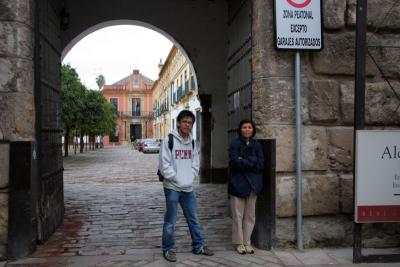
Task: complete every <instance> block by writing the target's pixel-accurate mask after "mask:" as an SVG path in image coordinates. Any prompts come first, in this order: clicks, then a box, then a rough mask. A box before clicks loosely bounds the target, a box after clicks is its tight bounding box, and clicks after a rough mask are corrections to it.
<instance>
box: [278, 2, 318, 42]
mask: <svg viewBox="0 0 400 267" xmlns="http://www.w3.org/2000/svg"><path fill="white" fill-rule="evenodd" d="M321 2H322V1H321V0H275V47H276V48H277V49H295V50H321V49H322V47H323V39H322V11H321Z"/></svg>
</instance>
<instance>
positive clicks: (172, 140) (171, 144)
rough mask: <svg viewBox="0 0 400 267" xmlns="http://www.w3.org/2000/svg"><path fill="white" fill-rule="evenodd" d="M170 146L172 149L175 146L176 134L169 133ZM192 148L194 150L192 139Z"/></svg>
mask: <svg viewBox="0 0 400 267" xmlns="http://www.w3.org/2000/svg"><path fill="white" fill-rule="evenodd" d="M168 148H169V150H170V151H172V149H173V148H174V136H173V135H172V134H168ZM192 149H193V150H194V140H193V139H192Z"/></svg>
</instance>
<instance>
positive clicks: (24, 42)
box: [0, 21, 33, 59]
mask: <svg viewBox="0 0 400 267" xmlns="http://www.w3.org/2000/svg"><path fill="white" fill-rule="evenodd" d="M0 40H2V41H1V42H0V54H2V55H7V56H16V57H22V58H28V59H32V58H33V32H32V28H30V27H28V26H26V25H25V24H21V23H19V22H9V21H0Z"/></svg>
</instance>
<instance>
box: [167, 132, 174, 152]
mask: <svg viewBox="0 0 400 267" xmlns="http://www.w3.org/2000/svg"><path fill="white" fill-rule="evenodd" d="M168 148H169V150H170V151H172V149H173V148H174V137H173V136H172V134H168Z"/></svg>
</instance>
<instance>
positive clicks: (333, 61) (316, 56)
mask: <svg viewBox="0 0 400 267" xmlns="http://www.w3.org/2000/svg"><path fill="white" fill-rule="evenodd" d="M324 39H325V40H324V46H325V47H324V49H323V50H322V51H321V52H319V53H313V54H311V62H312V66H313V69H314V70H315V72H316V73H318V74H327V75H331V74H334V75H354V73H355V67H354V62H355V50H354V48H355V33H354V32H344V33H337V34H332V33H325V34H324ZM366 73H367V75H369V76H373V75H374V74H375V73H376V68H375V67H374V65H373V63H372V62H371V60H370V59H369V58H367V63H366Z"/></svg>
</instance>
